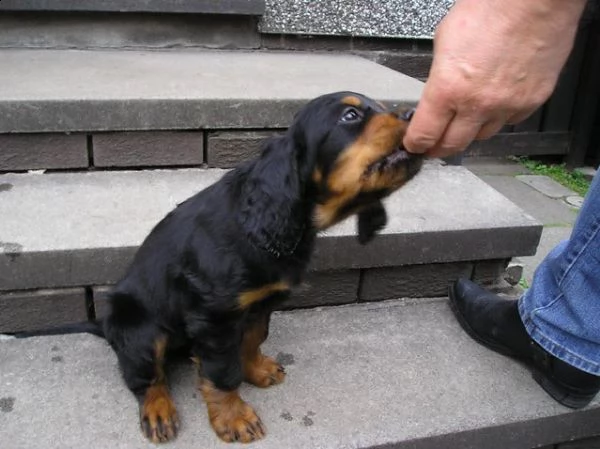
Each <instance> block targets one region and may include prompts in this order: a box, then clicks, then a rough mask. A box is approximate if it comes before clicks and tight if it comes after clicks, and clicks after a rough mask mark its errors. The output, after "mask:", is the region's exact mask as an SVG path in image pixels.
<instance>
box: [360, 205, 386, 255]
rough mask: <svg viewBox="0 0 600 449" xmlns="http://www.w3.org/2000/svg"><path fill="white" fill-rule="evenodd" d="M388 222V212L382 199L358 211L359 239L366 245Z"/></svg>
mask: <svg viewBox="0 0 600 449" xmlns="http://www.w3.org/2000/svg"><path fill="white" fill-rule="evenodd" d="M386 224H387V213H386V212H385V208H384V207H383V204H382V203H381V201H378V202H377V203H375V204H373V205H371V206H369V207H368V208H367V209H364V210H362V211H360V212H359V213H358V241H359V243H360V244H361V245H366V244H367V243H369V242H370V241H371V240H373V238H375V234H377V232H378V231H381V230H382V229H383V228H384V227H385V225H386Z"/></svg>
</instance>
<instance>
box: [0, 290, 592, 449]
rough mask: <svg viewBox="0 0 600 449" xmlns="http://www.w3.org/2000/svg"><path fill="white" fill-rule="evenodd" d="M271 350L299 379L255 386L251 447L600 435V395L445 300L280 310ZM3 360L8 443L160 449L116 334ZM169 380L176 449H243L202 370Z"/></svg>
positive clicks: (487, 446) (523, 442)
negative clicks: (559, 394)
mask: <svg viewBox="0 0 600 449" xmlns="http://www.w3.org/2000/svg"><path fill="white" fill-rule="evenodd" d="M264 349H265V353H267V354H270V355H273V356H276V357H277V358H278V359H279V360H280V361H281V362H282V363H283V364H284V365H285V366H286V371H287V373H288V375H287V378H286V381H285V383H284V384H282V385H278V386H275V387H273V388H270V389H268V390H260V389H257V388H253V387H250V386H248V385H243V386H242V389H241V394H242V397H243V398H244V399H245V400H247V401H248V402H249V403H251V404H252V405H253V406H254V407H255V408H256V410H257V412H258V413H259V415H260V416H261V418H262V420H263V421H264V423H265V426H266V428H267V437H266V439H265V440H263V441H261V442H259V443H256V444H252V445H250V446H248V447H250V448H261V449H262V448H264V449H267V448H276V449H282V448H285V449H296V448H298V449H307V448H321V449H342V448H344V449H345V448H375V447H377V448H380V447H386V448H387V447H394V448H399V449H403V448H406V449H409V448H410V449H439V448H444V449H508V448H509V449H531V448H534V447H541V446H544V447H546V446H548V447H549V448H550V447H552V448H554V447H555V446H552V445H554V444H557V443H562V442H565V441H570V440H577V439H582V438H586V437H591V436H594V435H598V434H600V401H599V400H598V399H596V400H595V401H594V402H593V403H592V404H591V405H590V406H588V407H587V408H585V409H583V410H580V411H571V410H569V409H566V408H564V407H562V406H560V405H558V404H557V403H555V402H554V401H553V400H552V399H550V398H549V396H547V395H546V394H545V393H544V392H543V391H542V389H541V388H540V387H538V385H537V384H536V383H535V381H534V380H533V379H532V378H531V375H530V374H529V372H528V371H527V370H526V369H525V368H524V367H523V366H522V365H520V364H518V363H515V362H514V361H512V360H509V359H508V358H506V357H503V356H500V355H498V354H496V353H493V352H491V351H488V350H487V349H485V348H483V347H481V346H479V345H478V344H476V343H475V342H473V341H472V340H471V339H470V338H469V337H468V336H467V335H466V334H465V333H464V332H463V331H462V329H461V328H460V327H459V325H458V324H457V322H456V320H455V319H454V317H453V316H452V314H451V312H450V309H449V307H448V305H447V304H446V301H445V300H444V301H435V300H434V301H432V300H428V301H414V300H406V301H402V300H397V301H390V302H384V303H378V304H363V305H353V306H342V307H335V308H325V309H322V310H304V311H293V312H283V313H276V314H275V315H274V316H273V320H272V324H271V333H270V336H269V339H268V340H267V342H266V344H265V346H264ZM0 360H2V369H1V370H0V396H1V398H0V405H1V408H0V411H1V412H2V413H1V416H2V429H1V430H0V447H3V448H10V449H31V448H44V449H54V448H56V449H59V448H60V449H71V448H72V449H79V448H82V447H85V448H89V449H96V448H97V449H105V448H114V449H120V448H123V449H125V448H127V449H129V448H134V447H135V448H145V447H148V448H150V447H155V446H153V445H151V444H149V443H147V442H145V440H144V438H143V437H142V435H141V432H140V431H139V423H138V408H137V407H138V406H137V403H136V401H135V399H134V398H133V396H132V395H131V394H130V393H129V392H128V391H127V389H126V387H125V386H124V384H123V382H122V381H121V379H120V375H119V370H118V368H117V361H116V357H115V356H114V354H113V353H112V351H111V350H110V349H109V347H108V345H107V344H106V343H105V342H104V341H103V340H101V339H99V338H97V337H93V336H83V335H71V336H57V337H41V338H31V339H25V340H8V341H0ZM170 381H171V386H172V391H173V396H174V400H175V403H176V405H177V407H178V411H179V416H180V419H181V422H182V425H181V430H180V434H179V437H178V438H177V440H175V442H173V443H171V444H169V446H168V447H169V448H173V449H188V448H229V447H232V446H231V445H226V444H223V443H220V442H219V441H218V440H217V438H216V436H215V435H214V434H213V432H212V430H211V429H210V427H209V425H208V420H207V416H206V408H205V405H204V404H203V403H202V401H201V399H200V398H199V394H198V393H197V392H196V386H195V385H196V384H195V379H194V374H193V369H192V366H190V365H189V364H185V363H181V364H178V365H177V366H175V367H174V368H173V370H172V373H171V375H170ZM590 441H596V444H597V442H598V441H597V440H590ZM558 447H559V448H563V447H564V448H565V449H567V448H574V447H578V448H580V447H581V448H583V447H586V448H588V447H589V448H591V447H597V446H593V445H590V446H584V445H577V444H575V445H574V446H571V445H569V444H566V445H564V446H562V445H559V446H558Z"/></svg>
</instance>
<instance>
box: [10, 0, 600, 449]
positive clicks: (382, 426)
mask: <svg viewBox="0 0 600 449" xmlns="http://www.w3.org/2000/svg"><path fill="white" fill-rule="evenodd" d="M267 6H268V5H267ZM264 8H265V5H264V2H259V1H254V0H247V1H244V0H229V1H221V2H213V1H192V0H190V1H186V0H181V1H177V2H165V1H159V0H146V1H142V0H139V1H137V0H136V1H131V2H122V1H118V0H110V1H106V2H71V1H66V0H46V1H44V0H23V1H11V0H2V1H1V2H0V67H1V70H0V217H1V218H0V333H3V332H4V333H7V332H8V333H10V332H17V331H20V330H30V329H37V328H42V327H48V326H54V325H60V324H64V323H68V322H74V321H82V320H87V319H95V318H99V317H101V316H103V314H104V313H105V303H104V294H105V292H106V290H107V288H108V287H109V286H110V285H111V284H113V283H114V282H116V281H117V280H118V278H119V277H120V276H121V274H122V273H123V271H124V269H125V267H126V266H127V264H128V262H129V261H130V260H131V257H132V255H133V254H134V252H135V250H136V248H137V246H138V245H139V244H140V243H141V241H142V239H143V238H144V236H145V235H146V234H147V232H148V231H149V230H150V229H151V227H152V226H153V225H154V224H155V223H156V222H157V221H158V220H159V219H160V218H161V217H162V216H164V215H165V214H166V213H167V212H168V211H169V210H171V209H172V208H173V207H175V205H176V204H177V203H178V202H180V201H181V200H183V199H185V198H187V197H188V196H190V195H192V194H193V193H195V192H197V191H199V190H200V189H202V188H203V187H205V186H207V185H209V184H210V183H211V182H214V181H215V180H216V179H218V178H219V177H220V176H222V174H223V173H224V170H226V169H229V168H231V167H233V166H234V165H235V164H237V163H239V162H241V161H243V160H246V159H248V158H250V157H254V156H256V155H257V154H258V151H259V147H260V142H261V140H262V139H264V138H265V137H268V136H271V135H273V134H276V133H279V132H281V131H282V130H284V129H285V128H286V127H287V126H288V125H289V123H290V121H291V119H292V117H293V115H294V113H295V111H296V110H297V109H298V108H299V107H300V106H302V105H303V104H304V103H306V102H307V101H309V100H310V99H312V98H314V97H316V96H318V95H321V94H323V93H327V92H332V91H339V90H353V91H357V92H361V93H364V94H366V95H369V96H371V97H373V98H376V99H378V100H380V101H382V102H384V103H386V104H388V105H397V104H415V103H416V102H417V101H418V99H419V96H420V94H421V90H422V84H421V83H420V82H419V81H417V80H415V79H412V78H410V77H407V76H404V75H402V74H401V73H398V72H396V71H394V70H390V69H387V68H385V67H383V66H380V65H378V64H375V63H373V62H370V61H368V60H366V59H362V58H360V57H357V56H352V55H348V54H337V53H334V52H326V53H318V52H316V53H315V52H302V51H297V52H282V51H265V50H264V49H261V50H260V51H252V52H250V51H246V50H259V49H260V48H261V44H260V42H261V36H260V33H259V31H258V27H257V23H258V18H259V16H260V15H261V13H262V12H263V10H264ZM263 28H265V29H266V28H267V27H266V26H265V25H263ZM30 47H31V48H30ZM210 49H212V50H210ZM215 49H217V50H215ZM224 50H226V51H224ZM387 208H388V215H389V218H390V222H389V225H388V227H387V228H386V229H385V230H384V231H383V232H382V234H381V235H379V236H378V237H377V238H376V239H375V240H374V241H373V242H372V243H371V244H370V245H368V246H360V245H359V244H358V243H357V242H356V236H355V224H354V222H353V221H352V220H347V221H345V222H343V223H340V224H339V225H337V226H336V227H334V228H332V229H330V230H329V231H327V232H325V233H323V234H322V235H320V236H319V238H318V242H317V248H316V253H315V257H314V260H313V263H312V265H311V267H310V272H309V273H308V275H307V278H306V282H305V283H304V284H303V285H301V286H300V287H299V288H298V289H297V290H296V292H295V294H294V295H293V299H292V300H291V301H290V303H289V304H288V305H287V306H286V307H287V308H288V309H300V308H302V309H305V310H285V311H281V312H278V313H277V314H276V316H275V317H274V320H273V332H272V335H271V337H270V338H269V341H268V344H267V346H268V348H269V349H271V350H270V351H269V352H271V353H273V354H275V355H278V357H279V358H280V360H281V361H282V362H283V363H284V364H286V365H287V369H288V372H289V376H288V380H287V381H286V384H285V385H284V386H282V387H277V388H275V389H273V390H270V391H256V390H253V389H250V388H245V389H244V395H245V397H247V398H248V399H249V400H250V401H251V402H252V403H253V404H254V405H256V406H257V408H258V410H259V412H260V413H261V415H262V416H263V419H264V420H265V422H266V425H267V428H268V430H269V436H268V438H267V439H266V440H265V441H264V442H261V443H257V444H255V445H253V446H251V447H257V448H259V447H265V448H266V447H274V448H290V449H293V448H296V447H297V448H311V447H315V448H349V447H356V448H375V447H398V448H439V447H444V448H448V449H453V448H491V449H495V448H503V449H506V448H510V449H512V448H515V449H519V448H523V449H530V448H533V447H540V446H542V445H553V444H555V443H561V442H564V441H569V440H574V439H580V438H586V437H590V436H593V435H596V434H599V433H600V428H599V426H598V423H599V422H600V420H599V419H598V417H599V410H600V407H599V406H598V403H597V402H595V403H594V404H593V405H592V406H591V407H589V408H588V409H586V410H583V411H579V412H575V413H574V412H569V411H568V410H566V409H563V408H562V407H560V406H558V405H556V404H554V403H552V402H551V401H550V400H548V399H547V398H546V397H545V395H544V394H543V393H542V392H541V391H540V390H539V389H538V388H537V387H536V386H535V385H534V383H533V381H532V380H531V379H530V377H529V376H528V375H527V373H526V372H525V371H524V370H523V368H522V367H520V366H518V365H515V364H514V363H512V362H509V361H507V360H506V359H504V358H502V357H499V356H496V355H495V354H492V353H490V352H488V351H485V350H483V349H482V348H480V347H479V346H477V345H475V344H474V343H472V342H471V341H470V340H469V339H468V338H467V337H466V336H465V335H464V334H463V333H462V331H461V330H460V328H459V327H458V325H457V324H456V323H455V322H454V319H453V318H452V317H451V315H450V313H449V310H448V307H447V305H446V304H445V302H444V300H440V299H432V298H437V297H440V296H444V295H445V292H446V288H447V284H448V282H449V281H450V280H453V279H455V278H456V277H458V276H466V277H470V278H472V279H475V280H477V281H479V282H483V283H493V282H495V281H497V280H498V279H499V278H501V277H502V274H503V271H504V268H505V266H506V264H507V263H508V261H509V260H510V259H511V258H513V257H515V256H525V255H531V254H534V253H535V251H536V247H537V244H538V241H539V238H540V233H541V225H540V223H539V222H537V221H536V220H535V219H533V218H532V217H530V216H529V215H527V214H526V213H524V212H523V211H522V210H520V209H519V208H518V207H517V206H515V205H514V204H512V203H511V202H510V201H508V200H507V199H506V198H505V197H503V196H502V195H501V194H499V193H498V192H497V191H495V190H493V189H492V188H490V187H489V186H488V185H487V184H485V183H484V182H483V181H481V180H480V179H479V178H477V177H476V176H474V175H472V174H471V173H470V172H468V171H467V170H465V169H463V168H462V167H452V166H446V165H445V164H443V163H442V162H439V161H430V162H429V163H428V164H426V166H425V168H424V170H423V172H422V173H421V174H420V175H419V176H418V177H417V178H415V180H413V181H412V182H411V183H410V184H409V185H408V186H406V187H405V188H404V189H402V190H401V191H399V192H397V193H396V194H394V195H393V196H392V197H390V198H389V199H388V200H387ZM398 298H412V299H410V300H407V299H398ZM384 300H391V301H384ZM374 301H377V302H374ZM381 301H383V302H381ZM325 306H335V307H325ZM172 381H173V382H172V383H173V388H174V390H175V398H176V400H177V402H178V403H179V404H180V408H181V414H182V418H183V423H184V429H183V432H182V434H181V437H180V438H179V439H178V440H177V441H176V442H175V443H174V444H172V445H171V447H180V448H188V447H206V448H210V447H226V446H224V445H222V444H220V443H219V442H218V441H217V440H216V438H215V437H214V436H213V435H212V433H211V432H210V430H209V428H208V426H207V425H206V422H205V421H206V417H205V416H204V415H203V414H204V413H205V412H204V408H203V406H202V405H201V404H200V401H199V400H198V398H196V397H192V394H190V393H189V392H190V391H191V390H193V379H192V377H190V376H189V370H188V369H186V368H185V367H184V366H178V367H177V369H175V373H174V376H173V377H172ZM194 396H195V395H194ZM135 407H136V405H135V403H134V401H133V398H132V397H130V395H129V393H128V392H127V391H126V390H125V388H124V386H123V384H122V382H121V381H120V378H119V375H118V370H117V366H116V362H115V359H114V356H113V355H112V353H111V352H110V351H109V350H108V348H107V346H106V344H105V343H104V342H103V341H101V340H98V339H96V338H94V337H91V336H82V335H79V336H61V337H42V338H33V339H26V340H17V341H14V340H11V341H2V340H0V418H1V420H0V448H7V449H8V448H10V449H21V448H34V449H35V448H37V447H40V448H42V447H43V448H54V447H56V448H58V447H60V448H71V447H72V448H76V447H77V448H79V447H89V448H107V447H111V448H120V447H123V448H124V447H127V448H131V447H146V446H148V447H150V445H149V444H146V443H145V442H144V440H143V439H142V437H141V435H140V433H139V432H138V429H137V427H138V423H137V417H136V411H135ZM115 417H119V419H116V418H115ZM24 423H27V424H26V425H25V424H24ZM65 427H66V429H65ZM548 447H551V446H548ZM562 447H563V446H561V448H562ZM564 448H565V449H566V448H567V446H564Z"/></svg>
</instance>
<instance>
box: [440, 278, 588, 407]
mask: <svg viewBox="0 0 600 449" xmlns="http://www.w3.org/2000/svg"><path fill="white" fill-rule="evenodd" d="M448 298H449V299H450V308H451V309H452V312H453V313H454V316H455V317H456V319H457V321H458V324H460V327H462V328H463V330H464V331H465V332H466V333H467V334H468V335H469V336H470V337H471V338H472V339H473V340H475V341H476V342H477V343H479V344H480V345H482V346H484V347H486V348H488V349H491V350H492V351H494V352H497V353H499V354H502V355H504V356H507V357H511V358H513V359H516V360H518V361H520V362H522V363H524V364H525V366H527V368H528V369H529V370H530V371H531V375H532V377H533V379H534V380H535V381H536V382H537V383H538V384H539V385H540V387H542V388H543V389H544V391H545V392H546V393H548V394H549V395H550V396H551V397H552V399H554V400H555V401H557V402H558V403H560V404H562V405H564V406H565V407H569V408H572V409H575V410H577V409H580V408H583V407H585V406H586V405H588V404H589V403H590V402H592V400H593V399H594V397H596V394H597V393H593V394H589V393H587V394H586V393H581V394H578V393H574V392H572V391H569V392H566V391H565V386H564V385H562V384H561V383H560V382H559V381H557V380H555V379H553V378H551V377H550V376H548V375H547V374H545V373H544V372H542V371H540V370H539V369H538V368H537V367H535V366H532V365H531V361H530V360H525V359H523V357H520V356H519V355H518V354H516V353H515V352H514V351H512V350H511V349H510V348H508V347H506V346H503V345H499V344H495V343H493V342H490V341H488V340H486V339H484V338H481V337H480V336H479V334H477V332H475V330H474V329H473V328H472V327H471V325H470V324H469V323H468V321H467V319H466V318H465V317H464V315H463V314H462V312H461V311H460V308H459V307H458V305H457V303H456V294H455V292H454V284H451V285H450V287H449V288H448Z"/></svg>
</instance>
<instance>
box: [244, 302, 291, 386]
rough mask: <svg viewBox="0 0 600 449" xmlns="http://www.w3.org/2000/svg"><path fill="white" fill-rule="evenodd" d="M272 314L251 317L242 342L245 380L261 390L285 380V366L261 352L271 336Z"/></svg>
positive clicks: (262, 313)
mask: <svg viewBox="0 0 600 449" xmlns="http://www.w3.org/2000/svg"><path fill="white" fill-rule="evenodd" d="M270 315H271V313H270V312H260V313H257V314H256V315H250V321H249V323H248V324H247V326H246V329H245V331H244V338H243V340H242V365H243V369H244V380H245V381H246V382H248V383H251V384H252V385H255V386H257V387H260V388H267V387H270V386H272V385H277V384H280V383H282V382H283V381H284V380H285V370H284V368H283V366H281V365H280V364H279V363H277V362H276V361H275V359H273V358H272V357H268V356H266V355H264V354H263V353H262V351H261V350H260V345H261V344H263V343H264V341H265V340H266V339H267V337H268V336H269V322H270Z"/></svg>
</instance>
